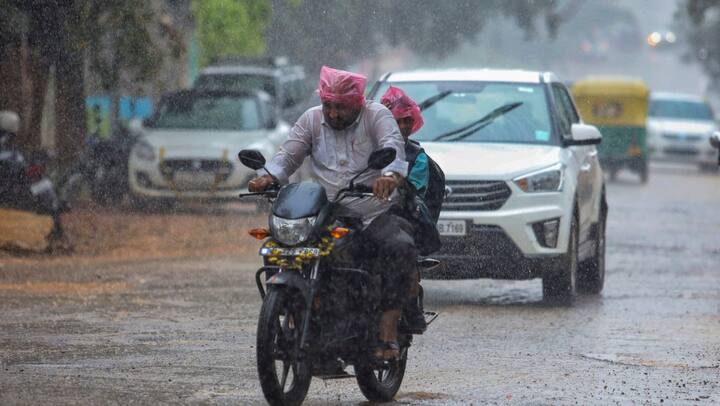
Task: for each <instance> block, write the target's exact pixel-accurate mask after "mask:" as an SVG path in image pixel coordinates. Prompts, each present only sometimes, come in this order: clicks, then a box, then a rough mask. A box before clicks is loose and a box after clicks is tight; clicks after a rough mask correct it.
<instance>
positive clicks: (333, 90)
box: [318, 66, 367, 107]
mask: <svg viewBox="0 0 720 406" xmlns="http://www.w3.org/2000/svg"><path fill="white" fill-rule="evenodd" d="M366 83H367V78H366V77H365V76H363V75H360V74H357V73H352V72H346V71H344V70H338V69H333V68H328V67H327V66H323V67H322V68H321V69H320V83H319V84H318V93H319V94H320V100H322V101H323V102H332V103H341V104H346V105H350V106H353V107H362V106H363V105H364V104H365V84H366Z"/></svg>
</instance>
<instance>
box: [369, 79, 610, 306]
mask: <svg viewBox="0 0 720 406" xmlns="http://www.w3.org/2000/svg"><path fill="white" fill-rule="evenodd" d="M390 85H392V86H396V87H399V88H401V89H403V90H404V91H406V92H407V93H408V94H409V95H410V96H411V97H412V98H413V99H415V100H416V101H417V102H419V103H421V104H422V102H423V101H426V100H433V99H432V98H433V97H434V96H436V97H434V99H435V102H434V103H425V104H426V105H427V104H429V106H427V107H425V109H424V110H423V118H424V120H425V125H424V127H423V128H422V129H421V130H420V131H419V132H418V133H417V134H415V135H413V138H414V139H415V140H417V141H420V142H421V144H422V146H423V147H424V148H425V151H426V152H427V153H428V154H429V155H430V156H431V157H432V158H433V159H434V160H435V161H437V163H438V164H439V165H440V167H441V168H442V169H443V171H444V172H445V176H446V193H447V197H446V200H445V203H444V204H443V209H442V212H441V215H440V221H439V222H438V227H439V229H440V233H441V235H442V239H443V248H442V249H441V251H440V252H439V253H437V255H433V256H434V257H437V258H438V259H441V260H442V262H443V264H444V265H443V266H442V267H440V268H436V270H435V271H433V272H432V273H430V274H427V275H425V276H426V277H429V278H438V279H469V278H481V277H490V278H499V279H531V278H537V277H541V278H542V281H543V296H544V297H545V298H546V299H549V300H554V301H555V300H556V301H560V302H564V303H570V302H571V301H572V299H573V297H574V295H575V292H576V289H577V290H579V291H581V292H584V293H599V292H600V291H601V290H602V288H603V284H604V278H605V224H606V218H607V203H606V199H605V186H604V180H603V179H604V178H603V173H602V169H601V167H600V164H599V161H598V158H597V150H596V144H598V143H599V142H600V141H601V135H600V133H599V131H598V130H597V129H596V128H595V127H593V126H589V125H584V124H582V123H581V121H580V117H579V115H578V113H577V110H576V108H575V105H574V103H573V100H572V97H571V96H570V93H569V92H568V90H567V89H566V87H565V86H564V85H563V84H562V83H561V82H560V81H559V80H558V79H557V78H556V77H555V75H553V74H551V73H540V72H527V71H500V70H442V71H414V72H400V73H389V74H386V75H384V76H383V77H382V78H381V79H380V81H379V82H378V83H377V84H376V85H375V87H374V88H373V90H372V91H371V96H372V97H375V98H378V97H380V95H382V94H383V93H384V92H385V90H386V89H387V88H388V87H389V86H390Z"/></svg>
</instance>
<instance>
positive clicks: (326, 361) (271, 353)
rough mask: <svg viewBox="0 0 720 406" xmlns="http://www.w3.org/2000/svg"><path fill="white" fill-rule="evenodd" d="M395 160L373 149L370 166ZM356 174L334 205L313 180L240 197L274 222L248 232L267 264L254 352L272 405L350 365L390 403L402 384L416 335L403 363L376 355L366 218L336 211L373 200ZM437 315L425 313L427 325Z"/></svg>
mask: <svg viewBox="0 0 720 406" xmlns="http://www.w3.org/2000/svg"><path fill="white" fill-rule="evenodd" d="M238 156H239V158H240V161H241V162H242V163H243V164H244V165H245V166H247V167H249V168H251V169H254V170H258V169H262V168H264V165H265V159H264V158H263V156H262V154H260V153H259V152H258V151H252V150H243V151H241V152H240V153H239V154H238ZM394 159H395V150H394V149H392V148H385V149H381V150H379V151H376V152H375V153H373V154H372V155H371V156H370V158H369V160H368V168H367V169H366V171H367V170H369V169H375V170H378V169H381V168H384V167H385V166H387V165H388V164H389V163H390V162H392V161H393V160H394ZM358 176H359V175H358ZM356 178H357V176H356V177H355V178H354V179H353V180H352V181H351V182H350V185H349V186H348V187H347V188H346V189H343V190H341V191H340V192H339V193H338V194H337V196H336V198H335V200H334V201H330V200H329V199H328V197H327V194H326V192H325V189H324V188H323V187H322V186H321V185H319V184H317V183H312V182H303V183H294V184H289V185H286V186H284V187H282V188H277V187H274V188H271V189H270V190H268V191H265V192H257V193H243V194H241V195H240V196H241V197H249V196H262V197H267V198H268V199H269V200H271V201H272V208H271V214H270V219H269V223H270V224H269V228H268V229H253V230H250V234H251V235H252V236H253V237H255V238H256V239H258V240H264V242H263V244H262V246H261V248H260V255H261V256H262V257H263V260H264V266H263V267H262V268H260V269H259V270H258V271H257V273H256V275H255V280H256V283H257V286H258V290H259V291H260V296H261V297H262V298H263V304H262V308H261V310H260V317H259V320H258V327H257V346H256V351H257V368H258V375H259V378H260V385H261V387H262V390H263V393H264V395H265V398H266V400H267V401H268V402H269V403H270V404H271V405H299V404H301V403H302V402H303V400H304V399H305V396H306V394H307V391H308V388H309V386H310V381H311V379H312V377H319V378H321V379H340V378H352V377H353V375H350V374H348V373H347V372H346V371H345V368H346V367H347V366H349V365H352V366H353V370H354V374H355V375H354V377H355V378H356V380H357V383H358V385H359V387H360V390H361V391H362V393H363V394H364V395H365V397H366V398H367V399H369V400H370V401H377V402H386V401H390V400H392V399H393V397H394V396H395V394H396V393H397V391H398V390H399V388H400V385H401V384H402V380H403V377H404V375H405V367H406V365H407V360H408V353H409V348H410V346H411V344H412V338H413V336H412V334H410V333H408V332H407V331H403V330H401V329H399V331H398V343H399V344H400V357H399V359H398V360H394V361H379V360H377V359H375V358H374V357H373V355H372V351H373V349H374V348H375V347H376V346H377V336H378V322H379V319H380V315H381V310H380V309H379V303H380V301H381V300H380V299H381V298H380V291H381V289H380V283H381V281H380V277H379V276H378V275H374V274H372V273H370V272H368V271H366V269H369V261H368V255H367V254H366V253H365V255H363V254H362V253H359V252H358V249H359V245H358V244H356V243H355V242H356V241H357V240H356V238H357V235H358V233H359V231H360V230H361V229H362V222H361V220H360V219H359V218H348V217H341V216H340V211H339V210H338V208H339V207H340V205H339V202H340V201H341V200H342V199H344V198H348V197H355V198H367V197H371V196H372V193H369V192H368V191H367V190H362V189H361V188H357V187H355V186H354V184H353V183H354V180H355V179H356ZM331 253H332V255H330V254H331ZM437 265H439V262H438V261H435V260H425V261H421V263H420V266H425V267H428V268H431V267H435V266H437ZM263 281H264V283H263ZM436 316H437V315H436V314H434V313H431V312H428V313H427V316H426V318H428V319H429V320H428V324H429V323H430V322H432V321H433V320H434V318H435V317H436ZM400 324H401V325H402V323H400Z"/></svg>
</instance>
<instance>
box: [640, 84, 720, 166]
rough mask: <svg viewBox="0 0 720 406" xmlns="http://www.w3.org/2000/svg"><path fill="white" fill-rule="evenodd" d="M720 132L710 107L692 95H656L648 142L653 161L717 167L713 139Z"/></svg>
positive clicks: (653, 97)
mask: <svg viewBox="0 0 720 406" xmlns="http://www.w3.org/2000/svg"><path fill="white" fill-rule="evenodd" d="M717 130H718V125H717V123H716V122H715V115H714V114H713V110H712V108H711V107H710V104H709V103H708V102H707V101H706V100H705V99H703V98H701V97H699V96H695V95H690V94H680V93H662V92H653V93H652V95H651V97H650V116H649V118H648V133H649V139H648V143H649V146H650V153H651V157H652V159H656V160H666V161H674V162H686V163H691V164H695V165H698V167H699V168H700V169H701V170H710V169H713V170H714V169H716V168H717V165H716V164H717V162H716V160H715V158H716V152H717V151H715V150H714V149H713V148H712V146H711V145H710V142H709V141H710V136H711V135H712V133H713V132H715V131H717Z"/></svg>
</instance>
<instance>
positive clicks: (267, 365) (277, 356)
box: [256, 287, 312, 406]
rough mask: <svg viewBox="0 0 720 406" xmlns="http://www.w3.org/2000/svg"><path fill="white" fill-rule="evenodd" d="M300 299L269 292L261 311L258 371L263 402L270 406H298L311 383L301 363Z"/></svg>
mask: <svg viewBox="0 0 720 406" xmlns="http://www.w3.org/2000/svg"><path fill="white" fill-rule="evenodd" d="M304 308H305V305H304V300H303V297H302V296H301V295H300V294H299V293H297V292H293V291H292V290H289V289H287V288H274V287H273V288H271V289H270V290H269V291H268V293H267V295H266V296H265V299H264V300H263V304H262V308H261V309H260V319H259V320H258V329H257V346H256V349H257V368H258V375H259V378H260V386H261V387H262V391H263V394H264V395H265V399H266V400H267V401H268V403H269V404H271V405H273V406H276V405H277V406H281V405H282V406H294V405H300V404H301V403H302V402H303V400H305V396H306V395H307V391H308V388H309V387H310V380H311V379H312V374H311V368H310V364H309V362H308V361H307V360H305V359H301V357H300V356H299V354H300V337H301V334H302V333H301V332H302V316H303V314H304V313H303V310H304Z"/></svg>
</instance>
